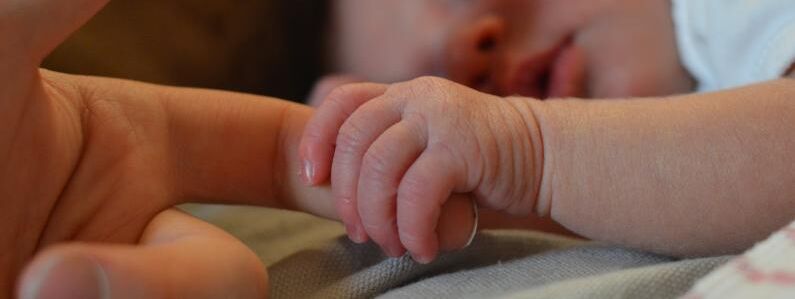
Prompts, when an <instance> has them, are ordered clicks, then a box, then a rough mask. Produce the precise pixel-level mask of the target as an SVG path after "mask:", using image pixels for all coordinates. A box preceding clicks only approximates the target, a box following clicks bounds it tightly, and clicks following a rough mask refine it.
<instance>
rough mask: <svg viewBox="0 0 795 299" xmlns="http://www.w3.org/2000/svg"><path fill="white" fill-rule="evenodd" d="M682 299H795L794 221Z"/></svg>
mask: <svg viewBox="0 0 795 299" xmlns="http://www.w3.org/2000/svg"><path fill="white" fill-rule="evenodd" d="M683 298H700V299H710V298H716V299H717V298H721V299H733V298H795V222H793V223H792V224H790V225H789V226H787V227H785V228H784V229H782V230H780V231H778V232H777V233H775V234H774V235H773V236H772V237H770V238H769V239H767V240H766V241H764V242H762V243H760V244H758V245H756V246H755V247H754V248H753V249H751V250H749V251H748V252H746V253H745V254H743V255H742V256H740V257H738V258H735V259H734V260H732V261H731V262H729V263H727V264H726V265H724V266H723V267H721V268H719V269H718V270H716V271H714V272H712V273H710V274H709V275H708V276H707V277H705V278H704V279H702V280H701V281H700V282H698V284H697V285H696V287H695V288H693V289H692V290H691V291H690V292H689V293H688V294H687V295H686V296H685V297H683Z"/></svg>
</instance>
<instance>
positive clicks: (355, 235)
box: [345, 224, 367, 244]
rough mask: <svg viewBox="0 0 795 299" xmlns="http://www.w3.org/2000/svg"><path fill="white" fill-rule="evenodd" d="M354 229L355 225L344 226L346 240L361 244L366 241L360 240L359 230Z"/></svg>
mask: <svg viewBox="0 0 795 299" xmlns="http://www.w3.org/2000/svg"><path fill="white" fill-rule="evenodd" d="M356 227H357V226H356V225H352V224H346V225H345V231H346V232H348V239H351V241H352V242H353V243H357V244H362V243H364V242H366V241H367V240H366V239H364V238H362V236H361V234H359V230H358V229H357V228H356Z"/></svg>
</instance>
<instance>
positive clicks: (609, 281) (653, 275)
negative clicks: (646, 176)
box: [186, 206, 729, 299]
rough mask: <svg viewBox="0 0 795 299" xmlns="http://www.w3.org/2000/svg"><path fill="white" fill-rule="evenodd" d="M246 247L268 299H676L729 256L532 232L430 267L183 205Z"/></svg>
mask: <svg viewBox="0 0 795 299" xmlns="http://www.w3.org/2000/svg"><path fill="white" fill-rule="evenodd" d="M186 210H188V211H189V212H191V213H193V214H194V215H196V216H198V217H200V218H203V219H205V220H208V221H210V222H212V223H214V224H216V225H218V226H220V227H222V228H224V229H226V230H227V231H229V232H231V233H232V234H233V235H235V236H237V237H238V238H240V239H241V240H243V242H245V243H246V244H247V245H248V246H250V247H251V248H252V249H253V250H254V251H255V252H256V253H257V254H258V255H259V256H260V258H261V259H262V261H263V263H265V265H267V266H268V271H269V275H270V280H271V281H270V283H271V296H272V297H273V298H313V297H321V298H370V297H378V296H381V297H384V298H457V299H459V298H675V297H678V296H680V295H682V294H684V293H685V292H686V291H687V290H688V289H689V288H690V287H691V286H692V285H693V284H694V283H695V281H696V280H697V279H698V278H701V277H702V276H704V275H705V274H707V273H708V272H710V271H711V270H712V269H714V268H715V267H717V266H719V265H721V264H723V263H724V262H726V261H727V260H728V258H729V257H714V258H703V259H691V260H676V259H672V258H669V257H664V256H659V255H653V254H649V253H644V252H640V251H635V250H630V249H625V248H620V247H613V246H608V245H604V244H598V243H594V242H583V241H578V240H572V239H568V238H563V237H559V236H554V235H548V234H542V233H537V232H529V231H485V232H481V233H480V234H479V236H478V237H477V238H476V239H475V241H474V243H473V244H472V246H470V247H469V248H467V249H465V250H462V251H458V252H454V253H447V254H443V255H442V256H441V257H440V259H438V260H437V261H435V262H434V263H432V264H430V265H420V264H417V263H414V262H413V261H412V260H411V259H410V258H408V257H406V258H401V259H390V258H386V257H384V256H383V255H382V254H381V252H380V251H379V250H378V248H377V247H376V246H374V245H372V244H370V245H356V244H353V243H351V242H349V241H348V240H347V238H345V237H344V235H343V234H344V231H343V228H342V226H341V225H339V224H338V223H336V222H331V221H327V220H322V219H318V218H315V217H311V216H307V215H303V214H299V213H291V212H284V211H275V210H269V209H261V208H249V207H218V206H188V207H186Z"/></svg>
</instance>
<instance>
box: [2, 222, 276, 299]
mask: <svg viewBox="0 0 795 299" xmlns="http://www.w3.org/2000/svg"><path fill="white" fill-rule="evenodd" d="M266 286H267V275H266V272H265V270H264V267H263V265H262V263H261V262H260V260H259V259H258V258H257V257H256V255H254V253H253V252H251V251H250V250H249V249H247V248H246V247H245V246H244V245H243V244H242V243H241V242H239V241H237V240H236V239H234V238H233V237H231V236H229V235H227V234H226V233H225V232H223V231H221V230H219V229H217V228H215V227H213V226H211V225H209V224H207V223H204V222H201V221H200V220H198V219H196V218H193V217H191V216H188V215H186V214H183V213H181V212H178V211H175V210H170V211H165V212H163V213H161V214H160V215H158V216H157V217H156V218H155V219H154V220H153V221H152V222H151V223H150V225H149V227H148V228H147V231H146V233H145V235H144V237H143V238H142V241H141V244H139V245H106V244H81V243H71V244H64V245H57V246H53V247H52V248H50V249H47V250H45V251H44V252H43V253H42V254H40V255H39V256H37V257H36V258H35V259H34V261H33V262H32V263H31V264H30V265H29V266H28V268H27V269H26V270H25V273H24V274H23V275H22V278H21V280H20V283H19V287H18V290H17V292H18V296H19V298H21V299H34V298H35V299H49V298H64V299H71V298H81V299H93V298H97V299H105V298H263V297H265V296H266V295H267V290H266Z"/></svg>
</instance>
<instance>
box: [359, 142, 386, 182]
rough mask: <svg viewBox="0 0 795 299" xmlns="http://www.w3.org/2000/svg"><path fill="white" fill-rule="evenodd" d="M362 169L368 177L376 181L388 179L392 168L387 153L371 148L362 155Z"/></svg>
mask: <svg viewBox="0 0 795 299" xmlns="http://www.w3.org/2000/svg"><path fill="white" fill-rule="evenodd" d="M362 161H363V162H362V167H363V168H366V171H367V173H368V176H370V177H372V178H374V179H376V180H384V179H388V178H389V169H391V168H392V167H391V166H392V164H393V162H392V160H391V159H390V155H389V153H388V151H386V150H382V149H379V148H372V149H370V150H368V151H367V152H366V153H364V158H363V159H362Z"/></svg>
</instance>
